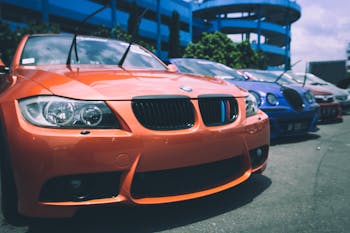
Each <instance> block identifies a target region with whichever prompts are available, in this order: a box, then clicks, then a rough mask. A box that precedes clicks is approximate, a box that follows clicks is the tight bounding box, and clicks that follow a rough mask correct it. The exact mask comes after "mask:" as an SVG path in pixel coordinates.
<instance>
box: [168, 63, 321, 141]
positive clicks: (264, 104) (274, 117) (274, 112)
mask: <svg viewBox="0 0 350 233" xmlns="http://www.w3.org/2000/svg"><path fill="white" fill-rule="evenodd" d="M170 62H171V63H172V64H175V65H176V66H177V68H178V69H179V71H180V72H183V73H192V74H201V75H204V76H213V77H216V78H220V79H224V80H226V81H228V82H229V83H231V84H234V85H237V86H239V87H242V88H244V89H246V90H248V91H249V92H250V93H251V94H252V95H253V96H254V97H255V98H256V100H257V102H258V106H259V108H260V109H261V110H263V111H264V112H265V113H266V114H267V115H268V116H269V119H270V129H271V130H270V131H271V133H270V136H271V139H274V138H277V137H285V136H296V135H302V134H306V133H308V132H315V131H317V130H318V129H317V127H316V123H317V110H318V108H319V105H318V104H317V103H316V101H315V99H314V98H313V95H312V94H311V93H310V91H307V90H305V89H303V88H301V87H291V88H286V87H282V86H281V85H279V84H276V83H267V82H259V81H254V80H249V78H248V77H247V76H244V75H243V74H242V73H241V72H239V71H237V70H235V69H232V68H230V67H227V66H225V65H223V64H220V63H217V62H213V61H208V60H203V59H189V58H176V59H170ZM302 106H303V107H302Z"/></svg>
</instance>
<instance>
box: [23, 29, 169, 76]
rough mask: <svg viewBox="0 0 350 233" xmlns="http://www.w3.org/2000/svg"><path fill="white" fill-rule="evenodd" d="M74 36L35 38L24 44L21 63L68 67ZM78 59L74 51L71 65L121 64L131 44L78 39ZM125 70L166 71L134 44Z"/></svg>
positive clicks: (155, 59)
mask: <svg viewBox="0 0 350 233" xmlns="http://www.w3.org/2000/svg"><path fill="white" fill-rule="evenodd" d="M72 39H73V36H72V35H34V36H30V37H29V38H28V40H27V42H26V44H25V47H24V50H23V53H22V56H21V60H20V64H21V65H24V66H35V65H59V64H66V63H67V57H68V53H69V49H70V46H71V44H72ZM76 46H77V53H78V59H79V60H78V61H77V60H76V55H75V49H74V48H73V51H72V55H71V64H88V65H118V63H119V60H120V59H121V57H122V56H123V53H124V52H125V50H126V48H127V47H128V43H125V42H122V41H118V40H112V39H103V38H97V37H88V36H78V37H77V44H76ZM123 68H125V69H155V70H166V69H167V68H166V66H165V65H163V64H162V63H161V62H160V61H159V60H158V59H157V58H156V57H155V56H154V55H153V54H152V53H151V52H149V51H147V50H146V49H144V48H142V47H140V46H138V45H135V44H134V45H132V46H131V48H130V51H129V53H128V55H127V57H126V59H125V62H124V64H123Z"/></svg>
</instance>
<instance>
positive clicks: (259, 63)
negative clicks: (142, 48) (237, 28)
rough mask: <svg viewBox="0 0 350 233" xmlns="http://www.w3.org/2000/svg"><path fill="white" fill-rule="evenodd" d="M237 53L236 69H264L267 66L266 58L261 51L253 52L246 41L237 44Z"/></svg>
mask: <svg viewBox="0 0 350 233" xmlns="http://www.w3.org/2000/svg"><path fill="white" fill-rule="evenodd" d="M236 46H237V49H238V51H239V53H238V54H237V55H238V57H237V60H238V61H239V62H238V63H237V64H236V68H238V69H239V68H254V69H265V68H266V65H267V61H266V57H265V55H264V53H263V52H262V51H261V50H258V51H255V50H253V49H252V47H251V45H250V42H249V41H248V40H245V41H242V42H241V43H239V44H237V45H236Z"/></svg>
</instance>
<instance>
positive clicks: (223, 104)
mask: <svg viewBox="0 0 350 233" xmlns="http://www.w3.org/2000/svg"><path fill="white" fill-rule="evenodd" d="M220 103H221V122H222V123H224V122H225V118H226V105H225V102H224V101H223V100H221V101H220Z"/></svg>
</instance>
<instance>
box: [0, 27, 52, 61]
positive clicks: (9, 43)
mask: <svg viewBox="0 0 350 233" xmlns="http://www.w3.org/2000/svg"><path fill="white" fill-rule="evenodd" d="M58 32H59V26H58V25H57V24H42V23H37V22H30V23H29V24H28V25H27V26H26V27H17V28H16V29H15V30H11V28H10V25H9V24H7V23H5V22H2V21H0V57H1V58H2V60H3V61H4V62H5V64H6V65H9V64H10V63H11V60H12V57H13V56H14V53H15V52H16V48H17V45H18V43H19V42H20V41H21V39H22V38H23V36H24V35H26V34H38V33H58Z"/></svg>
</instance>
